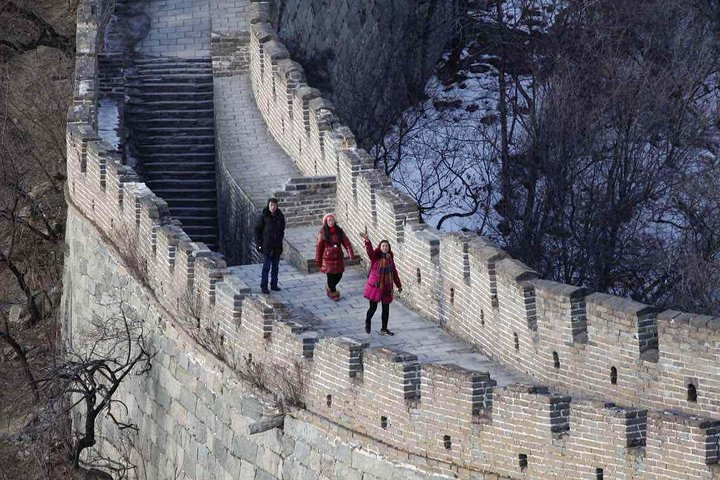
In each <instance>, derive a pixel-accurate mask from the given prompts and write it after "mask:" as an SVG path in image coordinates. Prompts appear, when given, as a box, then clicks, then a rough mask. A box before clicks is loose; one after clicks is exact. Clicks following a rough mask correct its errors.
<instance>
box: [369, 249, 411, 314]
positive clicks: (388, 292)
mask: <svg viewBox="0 0 720 480" xmlns="http://www.w3.org/2000/svg"><path fill="white" fill-rule="evenodd" d="M365 251H366V252H367V254H368V258H369V259H370V274H369V275H368V280H367V283H366V284H365V290H364V291H363V296H364V297H365V298H367V299H368V300H370V301H373V302H380V303H390V302H392V300H393V283H394V284H395V286H396V287H397V288H402V283H400V277H399V276H398V273H397V269H396V268H395V258H394V256H393V253H392V250H391V251H389V252H388V254H387V257H386V258H387V260H388V261H389V266H388V267H389V268H388V269H389V270H390V271H391V272H392V282H388V281H381V280H382V273H381V271H380V268H381V263H382V258H383V255H384V254H383V253H382V251H381V250H380V247H379V246H378V247H377V248H376V249H374V250H373V247H372V243H370V241H368V240H365ZM381 285H382V288H381Z"/></svg>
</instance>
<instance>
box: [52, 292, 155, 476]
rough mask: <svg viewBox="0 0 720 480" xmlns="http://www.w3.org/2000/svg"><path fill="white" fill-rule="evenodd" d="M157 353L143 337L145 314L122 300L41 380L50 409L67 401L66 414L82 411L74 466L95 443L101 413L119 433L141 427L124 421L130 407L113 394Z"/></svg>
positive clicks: (79, 337) (147, 366)
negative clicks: (75, 410) (139, 312)
mask: <svg viewBox="0 0 720 480" xmlns="http://www.w3.org/2000/svg"><path fill="white" fill-rule="evenodd" d="M153 357H154V353H153V352H152V351H151V350H150V348H149V347H148V344H147V340H146V338H145V329H144V325H143V318H141V317H138V316H137V314H136V313H133V312H131V311H130V309H129V308H128V306H127V305H126V304H124V303H122V304H120V306H119V311H118V313H117V315H115V316H113V317H112V318H103V319H99V318H98V319H95V320H93V321H92V322H90V324H89V325H88V328H87V329H86V330H84V331H82V332H80V333H79V334H77V335H76V336H75V337H74V338H73V339H72V341H71V342H70V344H69V345H68V349H67V352H66V354H65V357H64V360H62V361H61V362H60V363H59V364H57V365H55V366H53V367H52V368H51V369H50V370H49V371H48V372H47V374H46V375H45V376H43V377H42V378H40V379H39V380H38V384H39V385H41V387H42V388H43V390H45V391H47V392H49V395H48V398H49V399H50V409H51V410H53V411H56V410H57V407H56V406H57V405H67V406H66V407H65V408H64V410H63V412H65V413H69V412H70V411H72V410H74V409H76V408H79V409H80V410H81V416H82V420H83V422H82V427H81V428H79V429H78V432H77V438H76V439H75V442H74V445H73V449H72V464H73V466H74V467H75V468H77V467H78V466H79V465H80V456H81V454H82V452H83V451H84V450H85V449H87V448H90V447H92V446H94V445H95V443H96V428H97V425H96V423H97V420H98V418H99V417H100V416H101V415H104V416H105V417H106V418H108V419H109V420H110V421H111V422H112V423H113V424H114V425H115V426H117V427H118V429H119V430H120V431H122V430H125V429H131V430H135V431H137V429H138V427H137V425H135V424H133V423H131V422H129V421H127V420H124V419H122V415H123V413H127V406H126V405H125V404H124V403H123V402H122V401H121V400H118V399H117V398H115V394H116V392H117V390H118V389H119V388H120V386H121V385H122V384H123V382H124V381H125V380H126V379H127V377H128V376H129V375H131V374H135V375H143V374H146V373H148V372H149V371H150V368H151V366H152V359H153ZM55 413H57V412H55ZM61 415H62V412H61Z"/></svg>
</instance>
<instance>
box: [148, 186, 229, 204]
mask: <svg viewBox="0 0 720 480" xmlns="http://www.w3.org/2000/svg"><path fill="white" fill-rule="evenodd" d="M215 190H216V189H215V188H180V189H178V188H175V187H167V188H166V187H164V186H159V185H158V186H156V187H154V188H153V189H152V191H153V192H155V194H156V195H157V196H158V197H160V198H163V199H165V200H166V201H167V202H168V203H171V201H172V200H189V201H193V200H199V199H205V200H213V201H214V200H215Z"/></svg>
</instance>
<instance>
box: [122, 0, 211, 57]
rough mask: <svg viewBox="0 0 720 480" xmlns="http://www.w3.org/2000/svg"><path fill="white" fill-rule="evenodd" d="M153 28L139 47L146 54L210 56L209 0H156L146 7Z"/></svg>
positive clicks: (137, 49)
mask: <svg viewBox="0 0 720 480" xmlns="http://www.w3.org/2000/svg"><path fill="white" fill-rule="evenodd" d="M144 10H145V13H146V14H147V15H148V16H149V17H150V31H149V32H148V34H147V35H146V36H145V38H143V39H142V40H141V41H140V43H139V44H138V45H137V46H136V51H137V52H138V53H140V54H143V55H150V56H169V57H183V58H200V57H208V56H209V55H210V5H209V3H208V1H207V0H153V1H151V2H147V3H146V4H145V6H144Z"/></svg>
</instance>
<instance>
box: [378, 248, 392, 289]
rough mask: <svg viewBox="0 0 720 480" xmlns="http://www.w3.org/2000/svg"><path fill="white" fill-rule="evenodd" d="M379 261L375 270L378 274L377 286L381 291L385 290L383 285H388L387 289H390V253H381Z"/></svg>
mask: <svg viewBox="0 0 720 480" xmlns="http://www.w3.org/2000/svg"><path fill="white" fill-rule="evenodd" d="M381 255H382V256H381V257H380V261H379V262H378V267H377V271H378V273H379V274H380V284H379V288H380V290H382V291H385V285H389V286H390V288H389V290H392V285H393V269H392V260H391V259H390V254H387V255H386V254H384V253H382V254H381Z"/></svg>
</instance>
